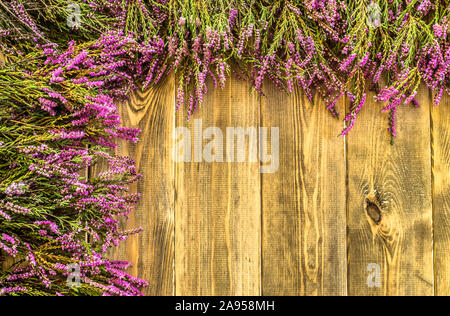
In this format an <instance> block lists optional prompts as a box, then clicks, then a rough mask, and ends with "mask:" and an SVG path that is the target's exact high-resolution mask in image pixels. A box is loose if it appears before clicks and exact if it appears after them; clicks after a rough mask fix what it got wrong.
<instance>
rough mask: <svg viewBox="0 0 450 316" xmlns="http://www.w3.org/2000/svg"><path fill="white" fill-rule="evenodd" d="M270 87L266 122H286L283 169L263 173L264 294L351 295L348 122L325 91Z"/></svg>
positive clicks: (264, 111) (282, 137) (265, 101)
mask: <svg viewBox="0 0 450 316" xmlns="http://www.w3.org/2000/svg"><path fill="white" fill-rule="evenodd" d="M267 87H268V88H267V97H264V98H263V102H262V104H263V105H262V124H263V126H268V127H269V126H278V127H279V128H280V169H279V171H278V172H277V173H273V174H264V175H263V177H262V205H263V294H264V295H309V296H311V295H346V293H347V283H346V277H347V254H346V219H347V218H346V205H345V198H346V190H345V157H344V149H345V143H344V138H343V137H337V135H338V134H339V132H340V130H341V129H342V121H341V120H337V119H335V118H333V116H332V115H331V114H330V113H329V112H328V111H327V110H326V106H325V104H324V102H323V101H322V100H321V99H320V98H317V97H316V98H315V99H314V101H313V102H311V101H309V100H308V99H307V98H306V96H305V95H304V93H303V92H302V91H301V90H300V89H296V91H295V92H294V93H293V95H291V96H289V95H287V94H285V93H283V92H280V91H278V90H277V89H276V88H275V87H274V86H272V85H267Z"/></svg>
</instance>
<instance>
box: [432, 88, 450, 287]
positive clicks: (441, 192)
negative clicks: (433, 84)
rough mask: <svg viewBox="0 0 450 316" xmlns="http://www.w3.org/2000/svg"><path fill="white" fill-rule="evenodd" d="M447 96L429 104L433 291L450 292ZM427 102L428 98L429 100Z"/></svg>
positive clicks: (449, 117) (449, 108)
mask: <svg viewBox="0 0 450 316" xmlns="http://www.w3.org/2000/svg"><path fill="white" fill-rule="evenodd" d="M449 100H450V97H449V96H448V95H445V96H444V97H443V99H442V101H441V105H440V106H438V107H436V106H432V108H431V113H432V127H433V128H432V135H433V138H432V139H433V188H434V201H433V202H434V250H435V280H436V295H439V296H449V295H450V182H449V179H450V128H449V127H450V102H449ZM430 102H431V100H430Z"/></svg>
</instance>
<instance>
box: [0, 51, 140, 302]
mask: <svg viewBox="0 0 450 316" xmlns="http://www.w3.org/2000/svg"><path fill="white" fill-rule="evenodd" d="M104 48H105V47H103V46H102V45H101V44H99V43H96V45H93V44H91V45H82V46H76V45H75V44H74V43H69V46H68V49H67V50H66V51H57V50H56V49H55V48H54V47H53V48H49V47H46V48H40V50H41V52H39V53H38V52H37V51H36V52H34V53H31V54H30V55H27V56H24V57H21V56H19V57H16V58H11V61H12V63H11V64H10V65H8V67H5V68H3V69H0V86H1V87H2V89H1V92H0V101H1V102H0V122H1V124H0V126H1V127H0V144H1V145H0V232H1V233H2V239H0V250H1V251H2V252H3V253H6V254H8V255H9V256H12V257H14V258H17V259H18V260H19V265H18V266H17V267H11V268H10V269H9V270H8V271H7V272H5V274H3V275H1V276H0V291H1V292H2V293H1V294H5V295H6V294H29V295H41V294H44V292H45V293H47V294H56V293H59V294H63V295H65V294H76V293H75V292H73V290H72V289H70V288H68V287H67V286H64V284H65V283H64V282H65V280H66V278H67V274H64V273H62V270H64V269H65V268H64V267H65V266H67V265H68V264H70V263H78V264H80V265H81V267H82V268H84V266H83V263H84V262H85V260H94V259H95V262H96V263H95V265H93V266H87V267H88V268H86V269H84V270H83V275H82V278H83V287H82V289H81V290H80V291H81V292H80V291H78V292H77V293H78V294H87V293H90V294H104V295H109V294H116V295H117V294H118V295H136V294H140V292H139V288H140V287H142V286H143V285H145V282H144V281H140V280H137V279H134V278H132V277H131V276H128V275H127V274H125V273H124V272H123V270H124V265H123V264H117V263H114V262H111V261H108V260H107V259H104V258H102V254H104V253H106V252H107V251H108V249H109V248H110V247H111V246H114V245H115V246H117V245H118V243H119V242H120V241H122V240H125V239H126V238H127V237H128V236H129V235H132V234H135V233H138V232H139V229H138V230H134V231H129V232H122V231H120V229H119V220H120V218H121V217H126V216H127V215H128V214H129V213H130V212H131V211H132V209H133V206H134V205H135V204H136V203H137V202H138V201H139V196H138V195H135V194H131V193H129V191H128V185H129V184H131V183H133V182H135V181H137V180H138V179H139V178H140V175H139V174H138V173H137V170H136V167H135V164H134V161H133V160H132V159H130V158H128V157H120V156H116V155H111V154H109V153H108V149H109V148H114V147H115V146H116V145H115V142H114V140H115V139H118V138H123V139H127V140H129V141H132V142H136V141H137V140H138V139H137V134H138V133H139V131H138V130H134V129H128V128H124V127H121V122H120V116H119V115H118V113H117V107H116V105H115V103H114V101H113V99H112V98H111V97H110V96H108V95H107V94H106V93H107V90H106V89H107V88H106V87H105V85H109V86H110V87H114V86H115V85H116V84H117V80H122V79H121V78H119V77H120V76H119V74H118V73H116V72H115V71H114V70H113V69H112V68H111V67H109V64H107V63H106V64H104V63H103V61H104V60H105V58H104V56H103V57H102V54H103V51H104ZM111 61H112V60H111ZM118 76H119V77H118ZM99 162H105V163H106V164H107V165H108V166H109V170H108V171H106V172H103V173H100V174H91V175H90V177H89V178H87V177H86V176H85V175H86V174H87V170H88V169H89V168H90V167H93V166H94V165H95V164H97V163H99ZM85 240H89V242H85ZM49 244H51V245H52V247H50V248H48V245H49ZM44 250H45V251H44ZM95 254H96V255H95ZM93 255H95V257H94V258H91V257H92V256H93ZM23 274H26V276H24V277H22V276H23ZM39 282H41V283H39ZM16 287H20V289H18V288H16Z"/></svg>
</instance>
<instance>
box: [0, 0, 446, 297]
mask: <svg viewBox="0 0 450 316" xmlns="http://www.w3.org/2000/svg"><path fill="white" fill-rule="evenodd" d="M449 4H450V1H449V0H435V1H431V0H361V1H350V0H301V1H299V0H291V1H286V0H274V1H264V0H230V1H224V0H204V1H198V0H92V1H88V0H34V1H24V0H12V1H8V2H7V1H2V2H1V3H0V51H1V52H2V55H3V57H4V59H5V62H4V63H3V65H2V68H1V70H0V86H1V89H0V100H1V102H0V122H1V125H0V171H1V173H0V260H1V259H2V258H4V257H5V255H6V254H8V255H10V256H13V257H15V258H16V260H17V261H18V263H17V264H16V265H14V266H12V267H9V269H8V270H7V271H3V272H2V273H1V274H0V295H1V294H4V295H34V294H39V295H58V294H61V295H76V294H95V295H139V294H140V289H141V287H142V286H144V285H145V282H144V281H142V280H138V279H135V278H133V277H131V276H129V275H127V274H126V273H125V272H124V269H126V267H127V266H128V263H123V262H112V261H110V260H107V259H105V258H104V253H105V252H106V251H107V250H108V249H109V248H110V247H112V246H115V245H117V244H118V242H119V241H121V240H124V239H125V238H126V237H127V236H128V235H129V234H133V233H136V232H137V231H131V232H120V231H119V230H118V220H119V218H120V217H121V216H125V217H126V215H127V214H128V213H129V212H131V211H132V208H133V205H134V204H135V203H137V201H138V198H139V197H138V196H136V195H133V194H129V193H128V192H127V191H128V189H127V186H128V184H130V183H132V182H134V181H136V180H138V178H139V175H138V174H137V173H136V170H135V166H134V162H133V161H132V160H131V159H130V158H127V157H119V156H115V155H111V154H108V152H110V151H108V148H111V147H114V139H116V138H124V139H127V140H128V141H132V142H136V141H138V138H137V134H138V132H139V131H136V130H133V129H127V128H125V127H121V126H120V117H119V116H118V115H117V109H116V105H115V100H123V99H126V98H127V96H128V95H129V93H130V92H131V91H133V90H135V89H145V88H147V87H151V86H154V85H156V84H158V82H159V81H160V80H161V79H163V78H164V77H166V76H167V75H168V74H169V73H172V72H173V73H175V75H176V78H177V100H178V101H177V108H178V109H180V110H181V109H183V110H184V111H185V113H186V115H187V118H188V119H189V118H190V117H191V116H192V115H193V114H194V113H195V110H196V109H197V108H198V107H199V106H200V105H201V103H202V101H203V99H204V95H205V94H206V93H207V85H206V82H207V81H208V80H212V81H213V82H214V83H215V87H216V88H220V87H224V86H225V85H226V80H227V75H230V74H231V75H235V76H237V77H238V78H240V79H242V80H246V81H249V82H250V83H251V84H252V85H253V87H254V89H255V90H256V91H257V92H259V93H264V87H263V83H264V82H265V80H266V79H269V80H270V81H272V82H273V84H275V85H276V86H277V87H279V88H280V89H282V90H285V91H286V92H287V93H290V92H292V91H293V90H294V87H295V86H296V85H297V86H300V87H301V88H302V89H303V90H304V91H305V93H306V95H307V96H308V97H310V98H312V97H313V95H314V94H315V93H319V94H320V95H321V96H322V97H323V98H324V99H325V101H326V103H327V106H326V107H327V109H324V110H329V111H330V112H331V114H332V115H334V116H336V117H338V116H339V113H338V112H337V110H336V104H337V102H338V101H339V100H340V99H342V98H344V99H345V100H346V101H347V102H348V106H349V112H348V113H349V114H348V115H347V116H346V117H345V118H344V120H345V122H346V128H345V129H344V130H343V131H342V135H346V134H347V133H349V132H350V130H351V129H352V128H353V126H354V125H355V124H357V117H358V113H359V112H361V111H364V107H365V106H366V101H367V95H368V94H367V93H368V91H374V92H375V94H376V98H377V100H378V101H380V102H379V104H380V113H381V112H385V113H386V114H384V115H386V117H389V120H386V121H387V122H389V126H388V124H387V126H388V129H389V132H390V134H391V135H392V137H394V136H395V135H396V126H397V124H398V122H397V121H400V122H401V120H398V118H397V114H396V113H397V109H398V108H399V107H400V106H403V107H410V108H411V110H413V109H414V107H417V106H420V104H418V103H417V101H416V95H417V91H418V87H419V86H420V84H425V85H426V86H428V88H429V89H430V90H431V91H432V93H433V96H434V103H435V105H438V104H439V103H440V100H441V98H442V96H443V94H444V93H447V94H449V88H450V87H449V67H450V44H449V41H448V35H449V31H450V28H449V25H450V8H449ZM236 106H239V105H236ZM399 119H400V118H399ZM99 161H106V162H107V163H108V164H109V166H110V169H109V170H108V171H106V172H104V173H102V174H99V175H90V176H89V178H86V177H85V176H84V175H85V174H86V171H87V169H88V168H89V167H91V166H94V165H95V164H96V163H97V162H99ZM73 263H77V264H78V265H79V266H80V269H81V271H80V273H79V276H80V278H81V284H82V285H81V287H80V288H71V287H69V285H70V284H69V285H68V284H66V279H67V277H68V276H70V271H66V267H67V265H69V264H73Z"/></svg>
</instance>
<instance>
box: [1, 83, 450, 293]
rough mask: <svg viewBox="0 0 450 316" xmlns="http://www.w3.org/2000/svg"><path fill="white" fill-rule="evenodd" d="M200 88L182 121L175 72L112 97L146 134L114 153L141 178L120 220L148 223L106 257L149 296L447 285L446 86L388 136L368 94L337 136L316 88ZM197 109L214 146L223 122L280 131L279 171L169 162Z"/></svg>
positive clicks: (251, 165) (127, 120)
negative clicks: (436, 102)
mask: <svg viewBox="0 0 450 316" xmlns="http://www.w3.org/2000/svg"><path fill="white" fill-rule="evenodd" d="M209 89H210V91H209V93H208V95H207V97H206V100H205V103H204V104H203V105H202V107H201V108H200V109H199V110H198V111H197V112H196V113H195V115H194V116H193V117H192V118H191V120H190V121H189V122H187V120H186V111H185V109H184V110H181V111H180V112H176V111H175V91H176V88H175V80H174V78H173V77H170V78H168V79H167V80H166V81H165V82H163V83H162V84H160V85H159V86H158V87H157V88H154V89H151V90H148V91H145V92H137V93H135V94H133V95H132V97H131V100H130V101H129V102H128V103H127V104H123V105H121V110H120V112H121V114H122V116H123V120H124V125H126V126H130V127H138V128H141V129H142V130H143V133H142V135H141V141H140V143H139V144H136V145H130V144H126V143H125V142H121V143H120V144H119V149H118V153H120V154H122V155H129V156H131V157H133V158H134V159H136V161H137V165H138V168H139V170H140V172H141V173H142V174H143V175H144V179H143V180H142V181H141V182H140V183H139V184H138V185H135V186H134V187H132V188H131V189H132V190H133V191H134V192H140V193H142V194H143V200H142V202H141V203H140V204H139V206H138V208H137V209H136V211H135V212H134V213H133V215H131V217H130V221H129V222H128V223H125V222H124V223H122V228H123V229H129V228H134V227H139V226H142V227H143V228H144V232H143V233H142V234H140V235H139V236H133V237H131V238H130V239H129V240H128V241H127V242H125V243H123V244H121V246H120V247H119V248H118V249H116V250H114V251H113V252H112V253H111V256H112V257H113V258H114V259H121V260H128V261H131V262H132V264H133V265H132V267H131V268H130V270H129V272H130V273H132V274H134V275H136V276H138V277H140V278H144V279H146V280H147V281H148V282H149V284H150V286H149V287H148V288H147V289H146V290H145V294H147V295H226V296H228V295H370V296H372V295H373V296H375V295H450V263H449V262H450V184H449V181H448V179H449V176H450V130H449V127H450V108H449V99H450V98H449V97H448V96H444V98H443V101H442V104H441V106H439V107H434V106H432V95H431V93H430V92H429V91H428V90H427V89H425V88H422V90H421V91H420V94H419V95H420V97H419V98H418V99H419V101H420V103H421V106H420V107H419V108H413V107H412V106H411V105H402V107H401V108H400V109H399V112H398V118H397V119H398V136H397V138H395V141H394V145H391V144H390V136H389V133H388V132H387V128H388V116H387V114H386V115H382V114H380V112H381V108H382V105H381V104H377V103H374V102H372V101H370V102H368V104H366V106H365V107H364V108H363V110H362V111H361V113H360V115H359V118H358V121H357V123H356V126H355V128H354V130H353V131H352V132H351V133H350V134H349V135H348V136H347V137H345V138H344V137H338V134H339V132H340V131H341V130H342V128H343V123H342V117H341V119H340V120H337V119H334V118H333V117H332V116H331V115H330V114H329V113H328V112H327V111H326V110H325V105H324V103H323V101H321V100H320V98H318V97H316V98H315V99H314V101H313V102H310V101H308V100H307V98H305V96H304V94H303V93H302V92H301V91H295V93H294V94H293V95H291V96H288V95H286V94H284V93H281V92H279V91H277V90H276V89H275V88H274V87H273V86H270V85H268V86H266V89H265V92H266V95H265V96H262V97H260V96H259V95H257V94H256V93H252V92H251V89H250V86H249V85H247V84H245V83H243V82H240V81H238V80H237V79H232V80H231V82H230V81H229V82H228V85H227V86H226V88H225V89H216V90H215V89H213V87H212V85H210V87H209ZM371 97H372V96H371V95H370V96H369V100H370V99H371ZM339 110H340V111H341V114H343V112H344V102H342V104H340V105H339ZM199 119H201V120H202V125H203V130H205V129H207V128H209V127H218V128H220V129H221V130H222V131H223V134H224V135H223V136H224V139H223V142H224V144H226V139H225V138H226V128H227V127H243V128H247V127H256V128H258V127H261V126H262V127H268V128H270V127H279V134H280V143H279V150H280V157H279V158H280V165H279V169H278V171H277V172H276V173H273V174H261V173H260V163H259V162H250V161H249V159H248V154H249V152H246V154H247V155H246V160H245V161H246V162H235V163H228V162H212V163H209V162H205V161H203V162H194V161H193V162H180V163H176V162H175V161H174V160H173V157H172V150H173V149H174V148H175V149H176V148H177V147H176V146H175V144H176V143H177V141H179V139H175V138H174V131H175V127H181V126H184V127H187V128H188V129H189V130H190V131H191V133H192V141H193V142H194V141H195V137H196V136H197V137H198V135H194V125H195V122H196V121H195V120H199ZM269 139H270V137H269ZM211 140H212V139H204V140H203V142H202V145H203V146H206V144H208V143H209V142H210V141H211ZM192 149H193V148H192ZM269 149H271V148H269ZM248 151H249V150H248ZM214 152H215V154H220V150H219V151H218V148H215V151H214ZM223 155H224V159H226V153H225V150H224V152H223ZM235 157H236V158H238V157H239V153H235ZM192 158H195V157H194V153H192ZM99 168H100V169H101V168H102V167H101V166H99ZM98 171H99V169H92V170H91V172H98ZM7 260H10V259H7ZM8 262H10V261H8ZM8 262H7V263H8ZM6 267H7V264H3V265H2V267H1V268H2V269H5V268H6Z"/></svg>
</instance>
